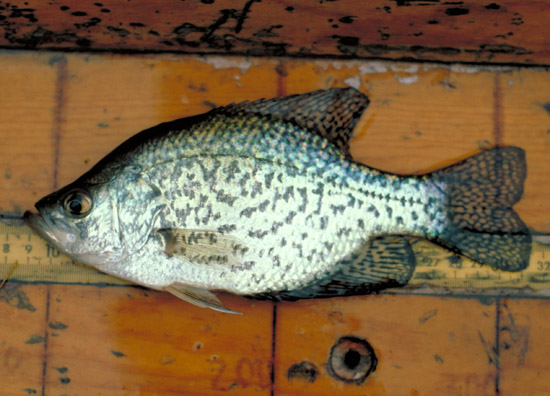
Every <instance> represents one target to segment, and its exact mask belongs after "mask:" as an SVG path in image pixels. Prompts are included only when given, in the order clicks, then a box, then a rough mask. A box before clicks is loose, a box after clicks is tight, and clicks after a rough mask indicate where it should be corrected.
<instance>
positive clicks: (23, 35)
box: [0, 0, 550, 65]
mask: <svg viewBox="0 0 550 396" xmlns="http://www.w3.org/2000/svg"><path fill="white" fill-rule="evenodd" d="M548 7H549V4H548V2H547V1H545V0H537V1H528V2H527V1H518V0H498V1H494V2H491V1H485V0H483V1H482V0H470V1H460V2H454V1H442V0H375V1H361V2H360V1H354V0H339V1H335V0H304V1H300V2H289V1H286V0H274V1H263V2H262V1H257V0H237V1H235V0H217V1H215V0H201V1H199V0H191V1H190V0H188V1H183V2H181V1H180V2H174V1H169V0H161V1H147V0H127V1H101V2H97V1H95V0H89V1H82V0H67V1H63V2H57V1H55V2H44V1H39V0H13V1H10V2H0V32H1V33H2V34H1V35H0V46H2V47H4V48H19V49H23V48H26V49H35V48H40V49H70V50H78V51H105V50H108V51H154V52H179V53H220V54H221V53H223V54H241V55H255V56H331V57H334V56H340V57H342V56H343V57H349V58H386V59H403V58H408V59H418V60H439V61H445V62H449V61H450V62H456V61H467V62H490V63H522V64H546V65H548V64H550V50H549V45H548V40H547V38H548V37H550V27H549V25H548V23H546V11H548Z"/></svg>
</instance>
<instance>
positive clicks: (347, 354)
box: [327, 336, 378, 385]
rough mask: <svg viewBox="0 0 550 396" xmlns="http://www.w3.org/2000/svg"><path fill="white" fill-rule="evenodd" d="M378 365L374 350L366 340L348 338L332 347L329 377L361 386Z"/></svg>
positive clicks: (340, 340)
mask: <svg viewBox="0 0 550 396" xmlns="http://www.w3.org/2000/svg"><path fill="white" fill-rule="evenodd" d="M377 363H378V360H377V359H376V355H375V354H374V349H373V348H372V347H371V346H370V344H369V343H368V342H367V341H366V340H364V339H362V338H359V337H355V336H346V337H342V338H340V339H339V340H338V341H337V342H336V343H335V344H334V345H333V346H332V348H331V350H330V356H329V359H328V362H327V369H328V373H329V375H331V376H332V377H333V378H335V379H337V380H339V381H342V382H346V383H351V384H356V385H361V384H362V383H363V382H365V380H366V379H367V377H368V375H369V374H370V373H371V372H373V371H374V370H375V369H376V365H377Z"/></svg>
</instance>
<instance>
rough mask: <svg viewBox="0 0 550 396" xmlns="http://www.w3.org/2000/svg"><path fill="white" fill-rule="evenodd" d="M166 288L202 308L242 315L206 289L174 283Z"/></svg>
mask: <svg viewBox="0 0 550 396" xmlns="http://www.w3.org/2000/svg"><path fill="white" fill-rule="evenodd" d="M165 290H166V291H167V292H169V293H171V294H173V295H174V296H176V297H178V298H181V299H182V300H184V301H187V302H188V303H190V304H193V305H196V306H198V307H201V308H210V309H213V310H215V311H219V312H225V313H232V314H238V315H242V314H241V313H240V312H236V311H233V310H231V309H229V308H226V307H225V305H223V304H222V302H221V301H220V300H219V299H218V297H216V295H215V294H214V293H212V292H211V291H208V290H206V289H200V288H197V287H192V286H187V285H183V284H181V283H173V284H171V285H169V286H167V287H166V288H165Z"/></svg>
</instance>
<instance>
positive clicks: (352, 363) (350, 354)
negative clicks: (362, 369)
mask: <svg viewBox="0 0 550 396" xmlns="http://www.w3.org/2000/svg"><path fill="white" fill-rule="evenodd" d="M360 361H361V354H360V353H359V352H357V351H356V350H355V349H350V350H349V351H347V352H346V354H345V355H344V364H345V365H346V367H347V368H349V369H350V370H353V369H355V368H356V367H357V366H358V365H359V362H360Z"/></svg>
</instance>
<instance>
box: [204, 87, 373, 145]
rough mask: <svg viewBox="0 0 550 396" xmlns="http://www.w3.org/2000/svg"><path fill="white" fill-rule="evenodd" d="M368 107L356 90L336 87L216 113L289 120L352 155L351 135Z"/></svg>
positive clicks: (364, 99) (367, 102) (225, 108)
mask: <svg viewBox="0 0 550 396" xmlns="http://www.w3.org/2000/svg"><path fill="white" fill-rule="evenodd" d="M368 104H369V99H368V98H367V97H366V96H365V95H364V94H362V93H361V92H359V91H357V90H356V89H354V88H332V89H326V90H319V91H313V92H309V93H305V94H301V95H290V96H285V97H281V98H273V99H260V100H256V101H254V102H242V103H236V104H231V105H228V106H226V107H222V108H220V109H218V110H215V111H219V112H222V113H225V114H230V115H236V114H243V113H246V114H261V115H267V116H272V117H276V118H279V119H282V120H285V121H289V122H292V123H294V124H296V125H298V126H299V127H301V128H303V129H307V130H309V131H312V132H315V133H317V134H318V135H320V136H322V137H324V138H326V139H328V140H329V141H330V142H332V143H333V144H334V145H336V147H338V148H339V149H340V150H342V151H343V152H344V153H346V154H347V155H349V139H350V136H351V134H352V132H353V128H354V127H355V124H356V123H357V121H358V120H359V118H360V117H361V115H362V114H363V111H364V110H365V109H366V108H367V106H368Z"/></svg>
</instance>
